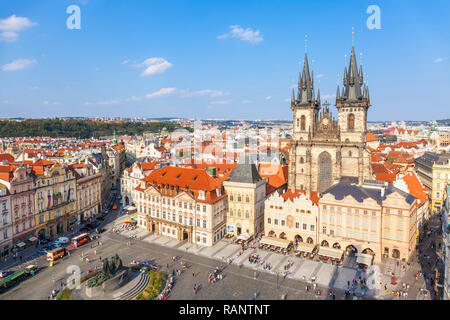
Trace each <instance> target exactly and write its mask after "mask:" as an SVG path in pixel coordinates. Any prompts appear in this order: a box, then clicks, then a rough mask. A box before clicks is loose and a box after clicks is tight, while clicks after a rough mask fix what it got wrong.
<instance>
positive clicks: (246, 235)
mask: <svg viewBox="0 0 450 320" xmlns="http://www.w3.org/2000/svg"><path fill="white" fill-rule="evenodd" d="M250 237H251V235H249V234H248V233H243V234H241V235H239V237H237V239H238V240H244V241H247V240H248V239H250Z"/></svg>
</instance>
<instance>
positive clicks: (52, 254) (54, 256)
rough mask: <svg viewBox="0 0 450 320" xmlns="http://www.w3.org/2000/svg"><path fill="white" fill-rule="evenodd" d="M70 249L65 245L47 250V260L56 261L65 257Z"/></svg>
mask: <svg viewBox="0 0 450 320" xmlns="http://www.w3.org/2000/svg"><path fill="white" fill-rule="evenodd" d="M67 252H68V250H67V249H66V248H63V247H59V248H56V249H55V250H52V251H49V252H47V261H55V260H58V259H59V258H62V257H64V256H65V255H66V254H67Z"/></svg>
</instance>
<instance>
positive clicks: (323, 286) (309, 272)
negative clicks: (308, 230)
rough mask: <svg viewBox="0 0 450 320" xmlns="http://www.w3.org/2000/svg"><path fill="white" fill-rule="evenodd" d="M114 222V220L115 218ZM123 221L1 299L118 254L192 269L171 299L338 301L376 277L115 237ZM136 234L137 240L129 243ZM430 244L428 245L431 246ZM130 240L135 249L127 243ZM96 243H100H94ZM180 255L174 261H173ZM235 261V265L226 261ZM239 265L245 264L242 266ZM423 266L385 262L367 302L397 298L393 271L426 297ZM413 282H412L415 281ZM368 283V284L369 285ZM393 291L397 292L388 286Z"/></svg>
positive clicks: (222, 246)
mask: <svg viewBox="0 0 450 320" xmlns="http://www.w3.org/2000/svg"><path fill="white" fill-rule="evenodd" d="M114 219H115V220H114ZM122 220H124V218H123V217H122V216H120V217H118V213H117V212H114V213H113V215H112V217H111V218H109V220H108V221H107V222H106V224H107V225H106V226H105V227H106V228H107V230H108V231H107V232H106V233H104V234H102V235H101V239H100V240H101V242H102V245H101V246H96V247H93V248H91V247H90V245H89V244H88V245H85V246H83V247H81V248H78V249H74V250H73V251H72V254H71V256H66V257H65V258H63V259H62V260H60V261H58V262H57V263H56V264H55V265H54V266H53V267H48V262H46V261H45V257H40V258H38V259H37V260H36V261H35V263H37V264H39V265H40V266H43V267H44V269H43V270H42V271H41V272H39V273H37V274H36V275H35V276H34V277H33V278H30V279H27V280H25V281H23V282H22V283H20V284H18V285H17V286H16V287H13V288H11V289H10V290H9V291H7V292H6V293H4V294H2V295H1V296H0V299H47V297H48V296H49V294H50V292H51V291H52V290H53V289H59V288H60V282H61V281H63V282H64V281H65V280H66V279H67V277H68V276H69V275H68V274H67V273H66V269H67V267H68V266H70V265H78V266H80V268H81V270H82V275H83V274H85V273H86V272H87V269H88V268H91V269H92V268H93V267H94V266H100V265H101V261H100V257H109V256H112V255H114V254H116V253H117V254H119V256H120V257H121V258H122V260H123V262H124V264H129V263H130V262H131V261H132V260H144V259H149V260H151V261H153V262H155V263H157V264H159V265H160V266H161V267H162V270H163V271H166V272H168V273H172V272H173V271H174V270H176V269H181V264H180V261H183V262H184V264H185V265H187V266H188V268H187V269H186V270H184V271H183V272H182V274H181V275H180V276H175V285H174V289H173V290H172V292H171V293H170V294H169V296H168V299H205V300H206V299H215V300H229V299H239V300H241V299H244V300H248V299H249V298H250V297H253V296H254V294H255V293H256V296H257V299H281V297H282V295H286V298H287V299H329V298H330V297H329V296H328V293H329V290H330V288H331V290H332V291H333V293H335V296H336V299H344V298H345V296H344V290H345V289H346V288H347V281H351V280H352V279H358V278H359V276H361V277H363V278H367V279H368V280H369V281H370V279H371V272H372V271H373V270H374V268H375V267H374V268H373V269H369V270H365V271H358V270H357V269H356V268H355V261H354V260H355V258H354V257H347V258H346V261H345V263H344V265H343V266H341V267H336V266H334V265H331V264H327V263H323V262H319V261H312V260H309V259H305V258H298V257H293V256H285V255H282V254H278V253H273V252H267V251H263V250H260V249H256V250H255V253H257V254H258V255H260V257H261V259H262V260H263V261H265V262H269V263H270V264H271V265H272V269H271V270H270V271H267V270H263V268H262V266H261V265H257V264H251V263H250V262H249V261H248V257H249V255H250V254H251V253H252V252H253V250H251V249H249V250H245V251H244V252H243V253H242V254H240V255H239V250H240V246H238V245H235V244H233V243H230V242H228V241H227V240H222V241H220V242H219V243H218V244H217V245H215V246H213V247H211V248H208V247H200V246H196V245H192V244H187V243H185V242H178V241H176V240H173V239H170V238H166V237H162V236H156V235H153V234H148V233H147V232H145V231H142V230H139V229H136V230H126V231H123V232H121V234H113V233H112V232H111V229H112V228H113V227H114V226H116V227H117V226H118V225H119V224H121V223H123V221H122ZM130 236H135V237H136V239H130ZM429 241H431V240H427V241H425V242H424V243H423V245H424V246H427V245H429V244H428V242H429ZM127 242H130V245H126V243H127ZM92 244H94V245H96V242H95V241H94V242H92ZM94 252H95V253H94ZM81 253H83V255H84V256H88V257H90V258H91V259H92V262H91V263H90V264H88V263H86V262H81V261H80V254H81ZM174 256H177V257H178V259H177V260H176V261H175V262H174V261H172V257H174ZM229 258H231V259H232V261H233V262H232V264H230V265H229V264H228V263H227V260H228V259H229ZM288 261H289V262H293V265H292V266H291V267H290V268H289V269H288V272H287V273H286V276H285V275H284V266H285V265H286V264H287V263H288ZM239 263H242V264H243V266H242V267H239ZM219 266H221V267H222V268H223V269H224V271H223V275H224V278H223V280H219V281H218V282H216V283H209V282H208V278H207V277H208V274H209V273H211V272H212V271H213V270H214V268H216V267H219ZM417 268H420V265H419V264H417V263H416V264H414V263H413V264H411V266H405V269H403V268H402V267H401V265H400V264H399V266H397V264H396V262H394V261H393V260H392V261H391V260H389V259H388V260H386V261H384V263H383V265H381V266H380V267H379V269H380V270H381V273H382V276H381V278H378V279H377V278H376V277H375V278H374V277H372V278H373V281H374V284H375V283H376V282H378V281H381V284H380V283H378V285H380V287H381V290H369V293H368V296H367V298H374V297H375V298H377V299H393V296H391V295H389V294H387V293H386V292H385V290H384V288H383V286H384V284H386V283H389V282H390V276H389V275H388V274H387V273H388V272H390V271H391V270H393V271H394V273H395V274H396V275H397V276H398V277H399V278H401V279H400V280H399V285H401V283H402V282H403V281H404V282H408V283H409V284H411V288H410V294H409V295H408V299H426V297H425V296H419V294H418V292H419V289H420V288H421V287H422V284H421V283H420V281H422V282H423V278H422V279H419V280H417V281H416V282H414V281H415V280H413V279H415V278H414V274H415V272H416V269H417ZM313 276H314V277H315V278H316V280H315V282H316V284H317V286H318V287H317V289H320V290H321V291H322V295H321V296H320V297H316V296H315V294H314V292H313V289H312V282H311V277H313ZM410 279H411V280H410ZM194 284H197V285H199V290H198V291H197V294H194V292H193V285H194ZM307 284H309V286H310V290H309V292H306V290H305V288H306V285H307ZM368 285H369V283H368ZM389 289H390V290H393V289H395V288H389ZM356 294H357V295H358V296H361V292H360V291H359V290H358V289H356Z"/></svg>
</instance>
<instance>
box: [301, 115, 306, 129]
mask: <svg viewBox="0 0 450 320" xmlns="http://www.w3.org/2000/svg"><path fill="white" fill-rule="evenodd" d="M300 130H302V131H305V130H306V117H305V115H302V116H301V117H300Z"/></svg>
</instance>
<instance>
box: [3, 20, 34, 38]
mask: <svg viewBox="0 0 450 320" xmlns="http://www.w3.org/2000/svg"><path fill="white" fill-rule="evenodd" d="M36 25H37V23H34V22H31V21H30V20H29V19H28V18H24V17H17V16H16V15H15V14H13V15H12V16H10V17H9V18H6V19H0V40H3V41H6V42H14V41H16V40H17V39H18V38H19V31H22V30H23V29H26V28H29V27H34V26H36Z"/></svg>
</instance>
